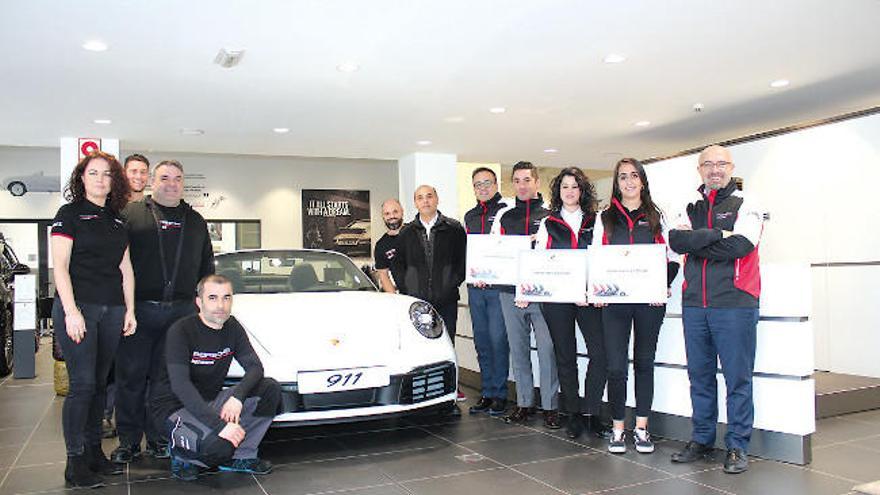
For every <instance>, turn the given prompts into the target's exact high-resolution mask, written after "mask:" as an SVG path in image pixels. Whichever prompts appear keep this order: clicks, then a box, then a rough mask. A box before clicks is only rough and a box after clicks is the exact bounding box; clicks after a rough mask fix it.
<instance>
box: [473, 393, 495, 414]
mask: <svg viewBox="0 0 880 495" xmlns="http://www.w3.org/2000/svg"><path fill="white" fill-rule="evenodd" d="M494 402H495V401H493V400H492V399H490V398H488V397H480V400H478V401H477V403H476V404H474V405H472V406H471V407H470V408H468V412H469V413H471V414H479V413H484V412H488V411H489V410H490V409H491V408H492V404H493V403H494Z"/></svg>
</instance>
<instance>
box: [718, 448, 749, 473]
mask: <svg viewBox="0 0 880 495" xmlns="http://www.w3.org/2000/svg"><path fill="white" fill-rule="evenodd" d="M748 470H749V458H748V456H746V451H744V450H743V449H727V457H725V459H724V472H725V473H727V474H739V473H744V472H746V471H748Z"/></svg>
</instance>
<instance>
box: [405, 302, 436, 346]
mask: <svg viewBox="0 0 880 495" xmlns="http://www.w3.org/2000/svg"><path fill="white" fill-rule="evenodd" d="M409 319H410V321H412V324H413V326H414V327H415V328H416V330H418V332H419V333H420V334H422V335H423V336H424V337H427V338H429V339H436V338H437V337H439V336H441V335H443V320H442V319H441V318H440V313H438V312H437V310H436V309H434V307H433V306H431V305H430V304H428V303H426V302H425V301H416V302H414V303H412V305H411V306H410V307H409Z"/></svg>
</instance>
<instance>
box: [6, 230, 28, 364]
mask: <svg viewBox="0 0 880 495" xmlns="http://www.w3.org/2000/svg"><path fill="white" fill-rule="evenodd" d="M30 271H31V269H30V267H28V266H27V265H25V264H24V263H21V262H20V261H18V256H16V255H15V251H13V250H12V247H10V246H9V245H8V244H7V243H6V238H5V237H3V234H2V233H0V345H2V352H0V376H6V375H8V374H9V373H10V372H12V321H13V316H14V315H13V299H14V298H13V280H14V278H15V276H16V275H19V274H26V273H30Z"/></svg>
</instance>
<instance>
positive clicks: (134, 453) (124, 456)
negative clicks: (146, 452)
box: [110, 443, 141, 464]
mask: <svg viewBox="0 0 880 495" xmlns="http://www.w3.org/2000/svg"><path fill="white" fill-rule="evenodd" d="M140 456H141V446H140V444H135V445H126V444H122V443H121V444H119V447H116V450H114V451H113V452H111V453H110V460H111V461H112V462H113V463H115V464H128V463H129V462H132V461H134V460H135V458H136V457H140Z"/></svg>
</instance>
